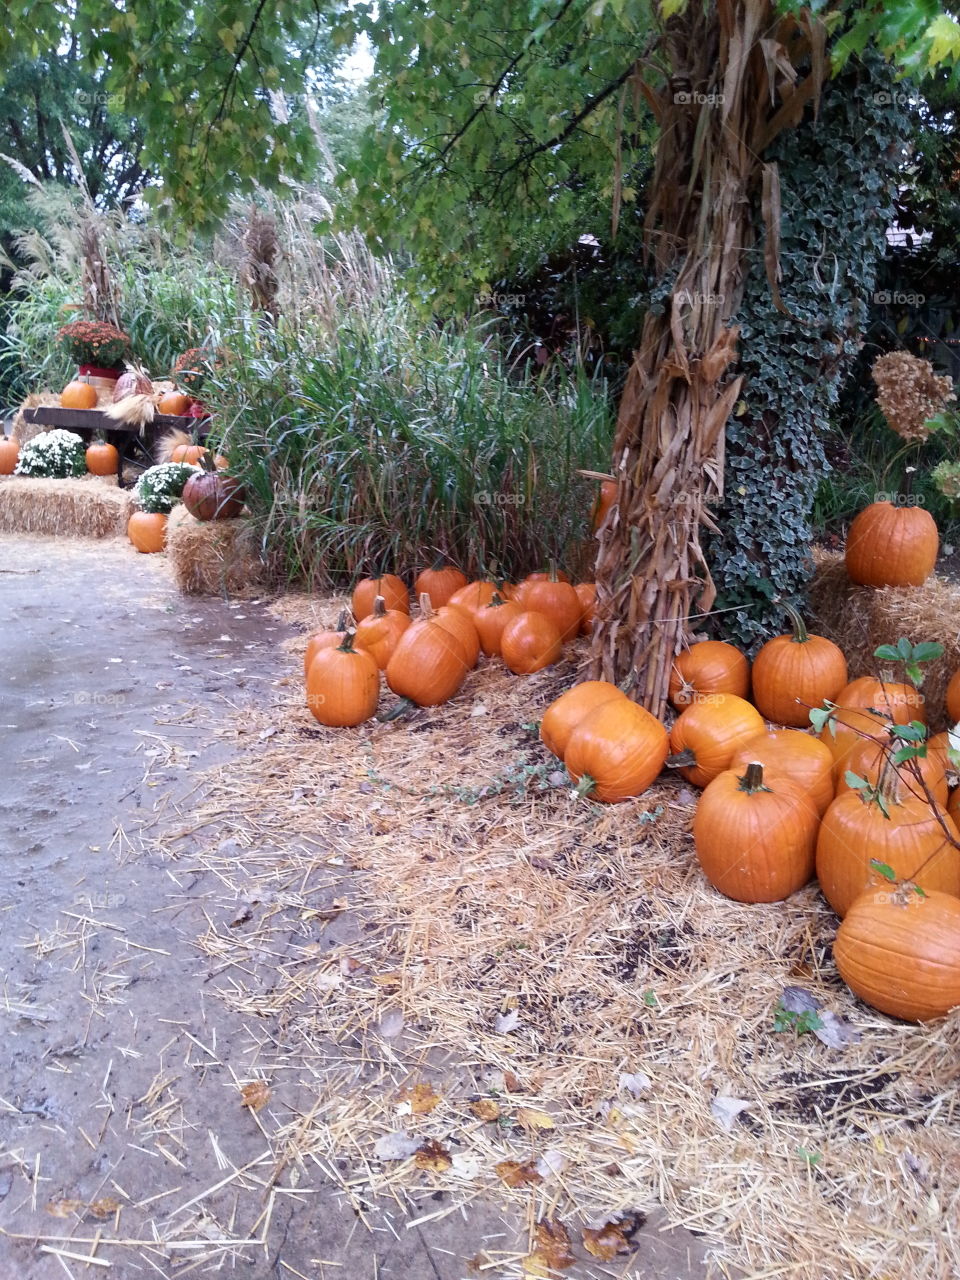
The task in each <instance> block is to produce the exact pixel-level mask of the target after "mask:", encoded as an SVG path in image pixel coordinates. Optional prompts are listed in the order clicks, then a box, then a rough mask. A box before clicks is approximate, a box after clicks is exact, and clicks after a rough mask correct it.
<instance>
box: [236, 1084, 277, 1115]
mask: <svg viewBox="0 0 960 1280" xmlns="http://www.w3.org/2000/svg"><path fill="white" fill-rule="evenodd" d="M240 1097H241V1099H242V1101H243V1105H244V1106H245V1107H249V1108H250V1110H251V1111H262V1110H263V1108H264V1107H265V1106H266V1105H267V1103H268V1102H269V1101H270V1086H269V1085H268V1084H267V1082H266V1080H253V1081H251V1083H250V1084H245V1085H244V1086H243V1088H242V1089H241V1090H240Z"/></svg>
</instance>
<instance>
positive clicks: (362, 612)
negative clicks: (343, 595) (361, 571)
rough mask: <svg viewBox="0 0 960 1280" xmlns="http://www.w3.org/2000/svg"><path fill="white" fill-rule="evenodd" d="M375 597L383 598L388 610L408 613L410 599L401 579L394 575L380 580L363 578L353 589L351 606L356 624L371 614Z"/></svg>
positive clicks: (388, 575) (387, 575)
mask: <svg viewBox="0 0 960 1280" xmlns="http://www.w3.org/2000/svg"><path fill="white" fill-rule="evenodd" d="M377 596H383V599H384V603H385V604H386V607H387V608H388V609H399V611H400V612H401V613H409V612H410V597H409V595H408V594H407V588H406V587H405V586H404V583H403V579H402V578H398V577H397V575H396V574H395V573H385V574H384V575H383V577H382V578H363V579H362V580H361V581H360V582H358V583H357V585H356V586H355V587H354V589H353V596H352V597H351V604H352V607H353V616H354V618H355V619H356V620H357V622H359V621H360V620H361V619H362V618H367V617H369V616H370V614H371V613H373V605H374V601H375V600H376V598H377Z"/></svg>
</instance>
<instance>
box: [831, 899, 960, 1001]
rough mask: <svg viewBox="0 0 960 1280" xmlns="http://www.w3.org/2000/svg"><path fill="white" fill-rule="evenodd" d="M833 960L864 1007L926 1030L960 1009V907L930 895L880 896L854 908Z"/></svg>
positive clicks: (840, 933) (858, 902)
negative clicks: (925, 1026) (919, 1024)
mask: <svg viewBox="0 0 960 1280" xmlns="http://www.w3.org/2000/svg"><path fill="white" fill-rule="evenodd" d="M833 958H834V960H835V961H836V964H837V969H838V970H839V973H840V977H841V978H843V980H844V982H845V983H846V984H847V986H848V987H849V988H850V989H851V991H853V992H854V993H855V994H856V995H858V996H859V997H860V999H861V1000H864V1001H866V1003H867V1004H869V1005H872V1006H873V1008H874V1009H879V1010H880V1012H881V1013H886V1014H889V1016H890V1017H892V1018H903V1019H905V1020H906V1021H907V1022H927V1021H929V1020H930V1019H932V1018H941V1017H943V1015H944V1014H945V1013H949V1011H950V1010H951V1009H954V1008H956V1007H957V1005H960V900H958V899H957V898H954V897H952V896H951V895H950V894H946V893H939V892H937V891H936V890H929V891H927V892H926V893H925V895H924V896H921V895H920V894H918V893H916V892H914V891H912V890H910V889H909V888H903V889H901V890H899V891H898V890H895V889H894V887H893V886H892V885H888V886H887V888H885V889H884V888H880V889H874V890H872V891H871V892H870V893H865V894H862V895H861V896H860V897H859V898H857V900H856V902H854V903H853V905H852V906H851V907H850V910H849V911H848V912H847V915H846V918H845V919H844V921H843V923H842V924H841V925H840V928H839V929H838V930H837V937H836V941H835V942H834V944H833Z"/></svg>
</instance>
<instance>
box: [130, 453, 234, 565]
mask: <svg viewBox="0 0 960 1280" xmlns="http://www.w3.org/2000/svg"><path fill="white" fill-rule="evenodd" d="M170 461H171V462H185V463H189V464H191V465H192V466H200V467H202V470H201V471H198V472H197V474H196V475H192V476H191V477H190V479H189V480H188V481H187V483H186V484H185V485H184V486H183V493H182V494H181V495H180V500H181V502H182V503H183V505H184V506H185V507H186V509H187V510H188V511H189V512H190V514H191V515H192V516H193V517H194V518H195V519H196V520H200V521H201V522H204V523H205V522H206V521H208V520H226V519H229V518H231V517H233V516H238V515H239V514H240V513H241V511H242V510H243V504H244V493H243V488H242V487H241V485H240V483H239V482H238V481H237V480H236V479H235V478H234V477H233V476H231V475H228V474H227V472H226V470H225V468H226V467H228V466H229V465H230V463H229V460H228V459H227V458H225V457H224V456H223V455H222V454H219V453H218V454H216V455H214V454H212V453H211V452H210V450H209V449H207V448H205V447H204V446H203V445H199V444H180V445H177V446H176V447H175V448H174V449H173V450H172V451H171V454H170ZM167 521H168V517H167V516H166V515H165V514H164V513H162V512H159V511H134V512H133V513H132V515H131V516H130V519H129V520H128V521H127V537H128V538H129V539H130V541H131V542H132V543H133V545H134V547H135V548H136V549H137V551H143V552H147V553H150V552H160V551H163V549H164V547H165V546H166V539H167Z"/></svg>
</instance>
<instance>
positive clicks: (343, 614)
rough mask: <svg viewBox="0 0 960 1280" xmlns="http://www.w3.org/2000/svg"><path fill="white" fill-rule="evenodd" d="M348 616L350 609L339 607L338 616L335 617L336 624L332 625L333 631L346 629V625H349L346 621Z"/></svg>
mask: <svg viewBox="0 0 960 1280" xmlns="http://www.w3.org/2000/svg"><path fill="white" fill-rule="evenodd" d="M349 617H350V610H349V609H341V610H340V617H339V618H338V619H337V625H336V626H335V627H334V631H346V629H347V627H348V626H349V623H348V622H347V619H348V618H349Z"/></svg>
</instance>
